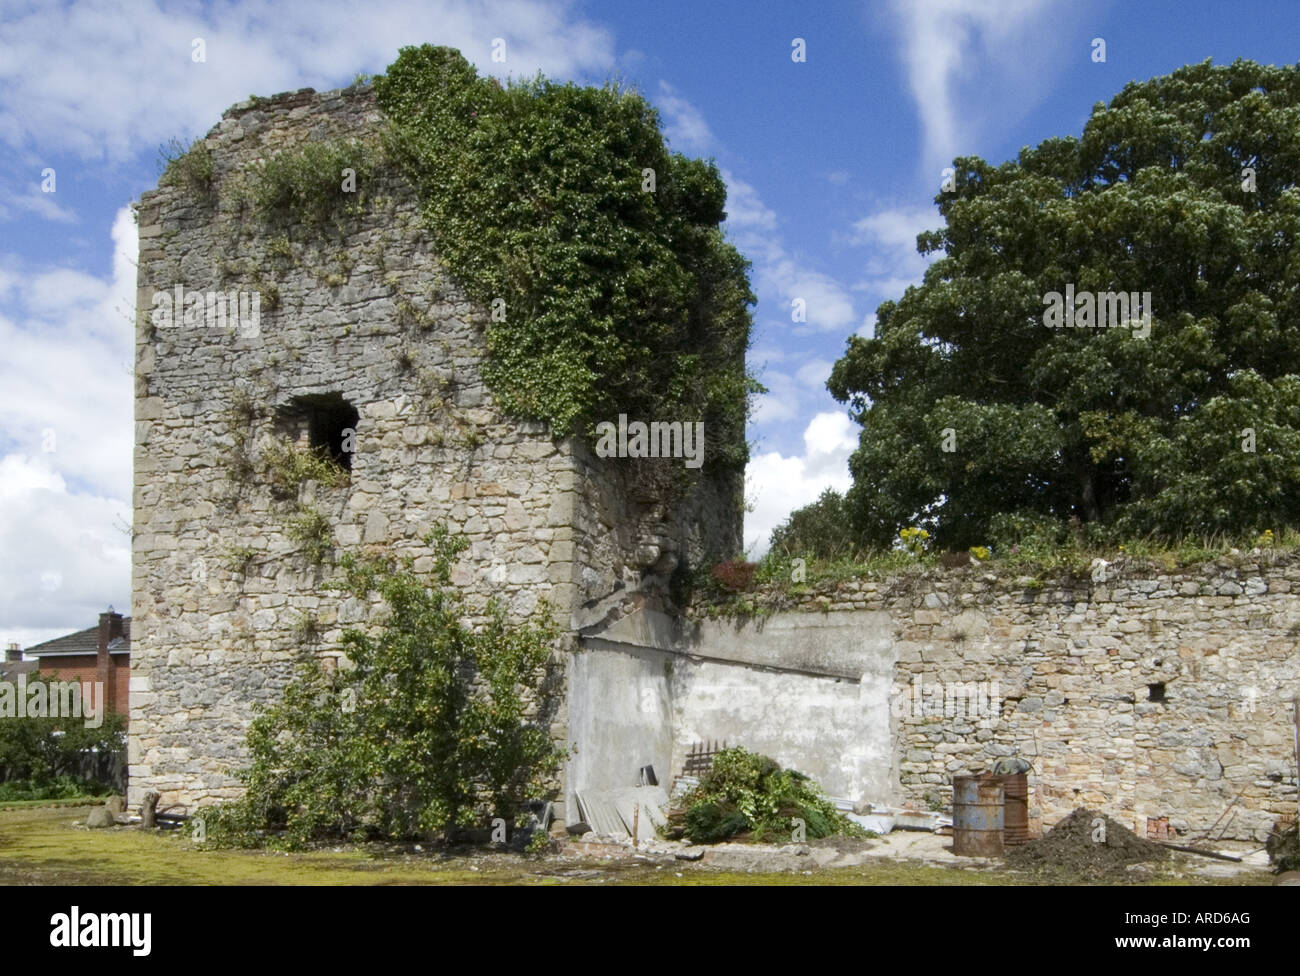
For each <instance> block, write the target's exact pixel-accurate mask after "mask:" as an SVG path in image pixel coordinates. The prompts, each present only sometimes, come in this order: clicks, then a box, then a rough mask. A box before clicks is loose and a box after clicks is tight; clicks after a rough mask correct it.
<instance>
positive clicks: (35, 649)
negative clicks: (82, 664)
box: [23, 617, 131, 657]
mask: <svg viewBox="0 0 1300 976" xmlns="http://www.w3.org/2000/svg"><path fill="white" fill-rule="evenodd" d="M108 652H109V653H110V654H130V653H131V618H130V617H123V618H122V636H121V637H114V638H113V639H112V640H111V641H110V642H109V644H108ZM23 653H24V654H27V655H30V656H31V657H68V656H71V655H74V654H98V653H99V626H98V625H96V626H94V627H87V628H86V629H85V630H79V631H77V632H76V633H75V634H67V635H66V636H64V637H56V638H54V640H47V641H44V642H42V643H40V644H33V645H32V646H31V647H28V648H26V649H24V650H23Z"/></svg>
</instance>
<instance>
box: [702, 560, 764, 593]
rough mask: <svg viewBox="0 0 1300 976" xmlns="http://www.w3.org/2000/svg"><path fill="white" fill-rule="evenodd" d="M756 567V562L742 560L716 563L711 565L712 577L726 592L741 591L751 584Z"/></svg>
mask: <svg viewBox="0 0 1300 976" xmlns="http://www.w3.org/2000/svg"><path fill="white" fill-rule="evenodd" d="M757 568H758V566H757V564H756V563H747V562H744V561H742V560H733V561H731V562H725V563H718V565H716V566H714V567H713V578H714V579H715V580H716V581H717V582H718V585H720V586H721V587H722V588H723V589H724V590H726V591H727V592H728V593H741V592H743V591H745V590H748V589H749V588H750V587H751V586H753V584H754V571H755V570H756V569H757Z"/></svg>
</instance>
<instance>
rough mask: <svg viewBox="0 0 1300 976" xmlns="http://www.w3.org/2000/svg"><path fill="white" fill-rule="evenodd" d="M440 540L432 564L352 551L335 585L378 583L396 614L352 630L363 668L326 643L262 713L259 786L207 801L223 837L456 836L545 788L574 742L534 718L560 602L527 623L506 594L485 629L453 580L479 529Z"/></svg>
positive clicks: (438, 536) (217, 842)
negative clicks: (424, 568) (511, 618)
mask: <svg viewBox="0 0 1300 976" xmlns="http://www.w3.org/2000/svg"><path fill="white" fill-rule="evenodd" d="M424 541H425V543H426V545H428V546H429V547H430V549H431V550H432V553H433V561H434V566H433V569H432V571H431V573H430V574H429V575H427V576H422V575H417V574H416V573H414V572H413V569H412V567H413V562H414V561H413V559H411V558H409V557H408V558H407V559H405V560H404V561H403V562H402V563H401V564H395V563H393V562H392V561H386V560H384V559H380V558H371V559H366V560H359V559H356V558H354V557H353V556H352V555H350V554H345V555H344V556H343V557H342V558H341V559H340V560H339V565H340V567H341V568H342V570H343V572H342V575H341V577H340V578H339V579H338V580H336V581H334V582H333V583H332V584H331V588H334V589H337V590H339V591H341V594H342V595H345V596H349V597H355V598H357V599H359V600H362V601H365V600H368V599H369V598H370V597H371V596H372V595H374V594H378V595H379V596H380V597H382V598H383V601H384V603H385V604H386V609H387V614H386V616H385V619H384V624H383V626H382V627H381V628H379V629H377V630H374V631H364V632H363V631H362V630H359V629H355V628H351V629H348V630H346V631H345V632H344V635H343V650H344V652H345V653H346V655H347V658H348V660H349V661H350V662H351V666H350V667H344V668H338V669H335V670H333V671H327V670H326V669H325V668H324V667H322V666H321V664H320V662H319V660H318V659H316V658H315V657H311V658H310V659H308V660H307V661H306V662H304V663H303V664H302V665H301V666H300V668H299V671H298V674H297V676H296V677H295V679H294V680H293V681H292V682H291V683H290V684H289V685H288V686H287V688H286V689H285V693H284V697H283V700H282V701H281V702H278V703H276V704H274V705H271V706H269V707H268V708H266V709H265V711H263V712H262V714H260V715H259V716H258V717H257V718H256V719H255V720H254V721H253V724H252V727H251V728H250V730H249V735H248V744H249V751H250V753H251V763H250V765H249V767H248V768H247V769H245V770H244V771H243V773H242V774H241V776H242V778H243V780H244V783H245V784H246V786H247V791H246V794H245V796H244V797H243V798H242V799H241V800H239V801H236V802H233V803H229V804H225V805H223V806H221V807H218V808H207V809H205V810H201V811H199V813H198V816H199V817H201V818H202V819H203V821H204V824H205V828H206V834H207V841H206V842H207V843H208V844H209V845H212V846H261V845H263V844H273V845H275V846H287V847H291V848H294V847H304V846H308V845H310V844H311V843H313V842H317V841H323V840H337V839H351V840H363V839H376V838H383V839H393V840H396V839H405V838H413V837H421V836H425V835H427V834H428V833H430V832H440V833H442V834H443V835H444V836H446V835H447V834H449V833H452V832H455V831H457V830H458V829H463V828H469V827H472V826H474V825H475V824H476V823H477V824H480V825H482V824H485V823H486V822H487V821H486V819H485V818H486V817H487V816H489V815H491V816H501V817H515V818H518V817H519V816H520V815H521V814H522V813H523V811H524V808H525V801H526V800H528V799H529V798H531V797H534V796H537V795H540V794H541V793H542V792H544V790H545V781H546V779H547V777H549V776H551V775H553V774H554V772H555V771H556V769H557V768H558V767H559V764H560V763H561V762H562V760H563V758H564V756H565V755H566V752H565V750H564V749H563V748H562V747H560V746H559V745H557V744H556V743H555V742H554V741H552V739H551V737H550V735H549V734H548V732H547V730H546V728H545V727H544V726H543V724H542V723H541V722H538V721H534V720H533V719H532V718H530V716H529V703H530V701H535V700H537V699H538V698H540V697H542V696H543V695H544V694H545V689H544V684H543V682H544V679H545V677H546V663H547V660H548V658H549V656H550V651H551V647H552V645H553V642H554V641H555V640H556V638H557V637H558V631H557V629H556V628H555V625H554V623H553V622H552V620H551V618H550V611H549V610H548V609H547V607H546V606H545V605H542V606H541V607H540V608H539V609H538V611H537V614H536V615H535V617H534V621H535V622H532V623H526V624H520V625H512V624H509V623H508V622H507V620H506V617H505V613H504V611H503V610H502V609H501V608H500V607H499V606H496V605H493V606H491V607H489V612H488V621H487V623H486V624H485V625H483V626H482V627H480V628H478V629H476V630H471V629H470V628H469V627H467V626H466V625H465V624H464V623H463V618H464V615H465V611H466V608H465V606H464V602H463V598H462V596H461V594H460V593H459V591H458V590H457V589H456V587H454V586H453V585H452V584H451V567H452V564H453V562H454V560H455V558H456V556H457V555H458V554H459V553H460V552H462V551H463V550H464V549H465V548H466V547H467V545H468V543H467V541H466V540H465V539H464V538H463V537H452V536H451V535H449V533H448V532H447V531H446V529H445V528H444V527H441V526H440V527H438V528H437V529H435V530H434V531H433V532H432V533H430V534H429V535H428V536H426V538H425V540H424ZM539 843H540V842H539Z"/></svg>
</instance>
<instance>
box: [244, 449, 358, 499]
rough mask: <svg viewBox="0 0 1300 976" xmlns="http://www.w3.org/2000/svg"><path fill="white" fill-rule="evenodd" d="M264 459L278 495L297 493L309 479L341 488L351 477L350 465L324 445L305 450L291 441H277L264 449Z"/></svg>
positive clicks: (283, 496) (273, 487)
mask: <svg viewBox="0 0 1300 976" xmlns="http://www.w3.org/2000/svg"><path fill="white" fill-rule="evenodd" d="M262 460H263V462H264V463H265V464H266V470H267V476H268V478H269V480H270V482H271V491H272V493H273V494H274V495H275V496H276V497H277V498H294V497H296V496H297V494H298V488H299V487H300V486H301V485H302V484H303V482H306V481H315V482H317V483H319V484H322V485H327V486H329V487H331V488H338V487H341V486H343V485H346V484H347V483H348V481H349V478H350V476H349V474H348V472H347V469H346V468H344V467H343V466H342V465H340V464H339V463H338V462H337V461H335V460H334V459H333V458H332V457H331V456H330V453H329V451H328V450H326V449H325V448H323V447H316V448H313V449H311V450H306V451H304V450H299V449H298V448H296V447H294V446H292V445H290V444H282V443H275V444H271V445H270V446H268V447H267V449H266V450H265V451H264V452H263V453H262Z"/></svg>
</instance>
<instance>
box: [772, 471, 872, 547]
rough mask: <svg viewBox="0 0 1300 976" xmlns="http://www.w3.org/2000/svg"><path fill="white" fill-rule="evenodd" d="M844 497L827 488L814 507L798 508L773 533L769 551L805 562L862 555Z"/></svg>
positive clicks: (812, 505) (814, 503)
mask: <svg viewBox="0 0 1300 976" xmlns="http://www.w3.org/2000/svg"><path fill="white" fill-rule="evenodd" d="M862 548H863V547H862V545H861V542H860V540H859V539H858V538H857V536H856V535H855V534H854V532H853V528H852V524H851V520H850V518H849V510H848V507H847V506H846V505H845V503H844V496H843V495H841V494H840V493H839V492H837V491H835V490H834V489H833V488H827V489H826V490H825V491H823V492H822V493H821V497H820V498H818V499H817V501H815V502H813V503H812V504H811V505H805V506H804V507H803V508H799V509H795V511H793V512H791V513H790V517H789V518H787V519H786V520H785V521H784V522H782V523H781V524H780V525H778V526H777V527H776V528H775V529H773V530H772V537H771V548H770V551H771V552H773V553H776V554H778V555H784V556H801V557H803V558H806V559H842V558H846V557H853V556H858V555H860V554H861V552H862Z"/></svg>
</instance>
